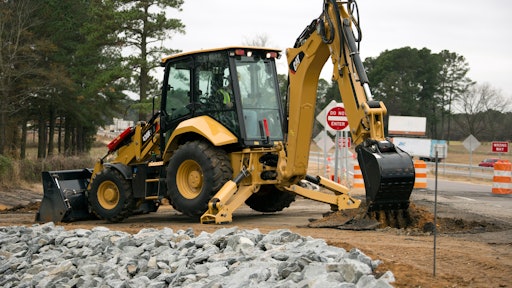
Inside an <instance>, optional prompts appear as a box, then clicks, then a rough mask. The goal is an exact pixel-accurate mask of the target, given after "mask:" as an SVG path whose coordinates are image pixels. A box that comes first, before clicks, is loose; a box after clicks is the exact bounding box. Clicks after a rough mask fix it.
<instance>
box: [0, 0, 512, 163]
mask: <svg viewBox="0 0 512 288" xmlns="http://www.w3.org/2000/svg"><path fill="white" fill-rule="evenodd" d="M182 5H183V0H143V1H133V0H74V1H71V0H69V1H62V0H4V1H0V155H8V156H10V157H15V158H21V159H23V158H25V156H26V145H27V135H28V133H29V132H30V131H37V133H36V134H37V135H38V141H37V143H38V149H37V150H38V152H37V157H38V158H45V157H48V156H51V155H53V154H55V153H59V154H62V155H78V154H80V153H83V152H87V151H88V150H89V149H90V147H91V145H92V143H93V141H94V136H95V134H96V132H97V129H98V127H100V126H102V125H104V124H106V123H107V122H109V121H110V120H111V118H112V117H113V116H119V115H126V114H127V111H129V112H131V113H135V114H136V116H134V117H133V118H135V119H130V120H147V119H148V116H149V115H148V114H149V113H150V112H151V107H152V104H151V102H152V101H151V100H152V99H153V98H154V97H158V95H159V93H160V92H159V90H160V86H161V85H160V84H159V82H160V81H161V80H160V79H154V78H153V77H152V76H151V73H150V72H151V71H152V70H153V69H154V68H156V67H157V66H158V65H159V58H160V57H162V55H169V54H173V53H176V52H179V50H176V49H172V48H171V47H166V46H164V45H163V44H162V43H163V40H169V39H172V36H173V35H175V34H176V33H184V32H185V28H186V27H185V25H184V24H183V23H182V22H181V20H180V19H179V18H178V17H177V16H178V15H179V14H178V12H180V11H181V6H182ZM259 41H260V40H259ZM265 41H266V40H265ZM364 62H365V66H366V68H367V72H368V77H369V79H370V87H371V89H372V92H373V94H374V97H375V99H376V100H382V101H383V102H384V103H385V104H386V106H387V108H388V115H396V116H400V115H402V116H424V117H427V119H428V127H427V128H428V129H427V136H428V137H431V138H436V139H446V140H452V139H454V140H460V139H463V138H465V137H466V136H467V135H469V134H473V135H474V136H476V137H477V138H478V139H480V140H483V141H486V140H494V139H500V140H509V139H512V135H511V133H510V132H509V130H508V129H506V127H505V126H504V125H506V123H511V122H510V120H511V118H512V115H511V113H510V112H509V110H508V107H509V105H508V104H509V101H507V100H506V99H505V98H504V97H503V95H502V94H501V91H498V90H496V89H494V88H493V87H491V86H489V85H488V84H485V83H484V84H479V83H475V82H474V81H472V80H471V79H469V78H468V77H467V73H468V71H469V64H468V63H467V62H466V60H465V58H464V57H463V56H461V55H458V54H456V53H453V52H450V51H447V50H445V51H441V52H440V53H432V52H431V51H430V50H429V49H427V48H423V49H416V48H411V47H403V48H399V49H394V50H386V51H384V52H382V53H381V54H380V55H379V56H377V57H371V58H367V59H365V61H364ZM279 77H280V83H281V91H282V93H283V95H284V94H285V93H286V75H279ZM128 91H130V92H132V93H135V94H137V95H138V96H139V100H137V101H134V100H132V99H130V97H128V96H127V94H128ZM331 99H335V100H337V101H339V99H340V97H339V92H338V88H337V87H336V83H335V82H328V81H326V80H324V79H321V80H320V82H319V86H318V103H319V105H317V109H318V111H320V110H322V109H323V108H324V107H325V105H326V104H327V103H329V102H330V101H331ZM134 111H135V112H134ZM497 119H500V120H499V121H497ZM503 123H505V124H503ZM315 129H319V128H318V127H316V128H315ZM50 135H51V136H50ZM54 135H56V136H54Z"/></svg>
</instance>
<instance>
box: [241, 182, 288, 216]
mask: <svg viewBox="0 0 512 288" xmlns="http://www.w3.org/2000/svg"><path fill="white" fill-rule="evenodd" d="M293 201H295V194H292V193H290V192H286V191H281V190H279V189H277V187H276V186H274V185H261V187H260V190H259V191H258V192H257V193H255V194H252V195H251V197H249V198H248V199H247V200H245V204H247V206H249V207H251V208H252V209H253V210H255V211H258V212H264V213H269V212H279V211H283V209H284V208H287V207H290V204H292V202H293Z"/></svg>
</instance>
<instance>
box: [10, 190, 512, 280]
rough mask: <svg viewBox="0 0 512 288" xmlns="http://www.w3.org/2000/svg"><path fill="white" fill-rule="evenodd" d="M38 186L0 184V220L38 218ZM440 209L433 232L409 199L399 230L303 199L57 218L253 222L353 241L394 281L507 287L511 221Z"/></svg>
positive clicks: (180, 224) (122, 226) (424, 204)
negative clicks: (197, 212)
mask: <svg viewBox="0 0 512 288" xmlns="http://www.w3.org/2000/svg"><path fill="white" fill-rule="evenodd" d="M41 191H42V190H38V189H35V190H27V189H19V190H13V189H4V190H2V189H0V210H2V211H0V226H14V225H17V226H20V225H24V226H30V225H33V224H35V222H34V219H35V214H36V212H37V210H38V207H39V204H38V202H37V201H39V200H41V199H42V192H41ZM437 209H438V218H437V219H436V224H437V227H438V229H437V234H436V236H435V237H434V235H433V233H431V231H432V228H433V226H432V224H433V222H434V217H433V214H432V210H433V204H432V203H430V202H428V201H425V200H418V201H414V199H413V204H412V205H411V208H410V211H409V213H410V216H411V217H410V218H411V219H412V220H411V222H410V223H409V224H408V227H407V228H402V229H397V228H389V227H383V228H382V227H380V228H378V229H376V230H363V231H354V230H342V229H338V228H336V227H337V223H340V222H343V221H346V219H347V215H346V214H345V215H343V214H340V213H339V212H338V213H334V214H328V215H329V216H328V217H325V218H324V217H322V216H323V214H324V213H326V212H328V210H329V206H328V205H325V204H320V203H316V202H313V201H309V200H305V199H298V200H297V201H296V202H295V203H293V204H292V206H291V207H290V208H288V209H285V210H284V211H282V212H281V213H276V214H274V213H272V214H262V213H258V212H254V211H251V210H250V209H249V208H247V207H243V208H240V209H239V210H237V211H236V213H235V214H234V218H233V220H234V221H233V223H230V224H226V225H222V226H219V225H211V224H209V225H205V224H199V223H198V221H197V219H190V218H187V217H185V216H183V215H181V214H179V213H178V212H176V211H175V210H173V209H172V207H171V206H169V205H163V206H161V207H160V209H159V210H158V212H156V213H152V214H146V215H137V216H133V217H131V218H129V219H126V220H125V221H124V222H122V223H117V224H112V223H107V222H105V221H102V220H91V221H79V222H73V223H58V224H59V225H63V226H64V227H66V229H76V228H85V229H91V228H93V227H95V226H105V227H108V228H109V229H112V230H122V231H126V232H129V233H136V232H138V231H139V230H140V229H142V228H163V227H169V228H172V229H174V230H180V229H188V228H192V229H194V231H195V233H200V232H201V231H206V232H212V231H214V230H216V229H219V228H220V227H232V226H237V227H239V228H240V229H256V228H257V229H259V230H260V231H261V232H262V233H267V232H269V231H271V230H275V229H289V230H291V231H293V232H296V233H299V234H301V235H303V236H311V237H314V238H322V239H325V241H326V242H327V243H328V244H330V245H333V246H338V247H343V248H345V249H347V250H348V249H351V248H358V249H360V250H361V251H363V252H364V253H365V254H367V255H368V256H370V257H372V258H373V259H380V260H381V261H382V262H383V263H382V264H381V265H380V266H379V267H378V270H377V273H384V272H386V271H388V270H390V271H392V272H393V274H394V275H395V277H396V282H395V283H394V286H395V287H512V284H511V283H512V281H511V280H512V224H511V223H510V221H509V222H503V221H502V220H498V219H494V218H490V217H485V216H482V215H477V214H474V213H471V212H470V211H463V210H456V209H454V208H453V207H450V206H449V205H443V204H438V208H437ZM349 216H350V215H349ZM336 217H340V218H339V219H337V218H336ZM511 219H512V211H511ZM313 227H314V228H313ZM320 227H329V228H320ZM434 239H435V240H436V241H435V242H434ZM434 243H435V249H434ZM434 254H435V261H434ZM434 272H435V275H434Z"/></svg>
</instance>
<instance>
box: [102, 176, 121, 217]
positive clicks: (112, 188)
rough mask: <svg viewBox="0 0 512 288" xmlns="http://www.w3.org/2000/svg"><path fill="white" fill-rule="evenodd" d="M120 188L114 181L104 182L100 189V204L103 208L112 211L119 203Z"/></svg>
mask: <svg viewBox="0 0 512 288" xmlns="http://www.w3.org/2000/svg"><path fill="white" fill-rule="evenodd" d="M119 197H120V193H119V188H118V187H117V185H116V184H115V183H114V182H112V181H104V182H102V183H101V184H100V186H99V187H98V202H99V204H100V205H101V207H103V208H105V209H107V210H110V209H114V208H115V207H116V206H117V204H118V203H119Z"/></svg>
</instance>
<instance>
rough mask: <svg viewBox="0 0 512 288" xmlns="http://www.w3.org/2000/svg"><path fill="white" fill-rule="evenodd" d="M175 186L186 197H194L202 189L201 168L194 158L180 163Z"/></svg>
mask: <svg viewBox="0 0 512 288" xmlns="http://www.w3.org/2000/svg"><path fill="white" fill-rule="evenodd" d="M176 186H178V190H179V192H180V194H181V195H182V196H183V197H185V198H187V199H194V198H196V197H197V196H199V194H201V190H202V189H203V170H202V169H201V166H200V165H199V163H197V162H196V161H194V160H186V161H184V162H183V163H181V165H180V167H179V168H178V172H177V175H176Z"/></svg>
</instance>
